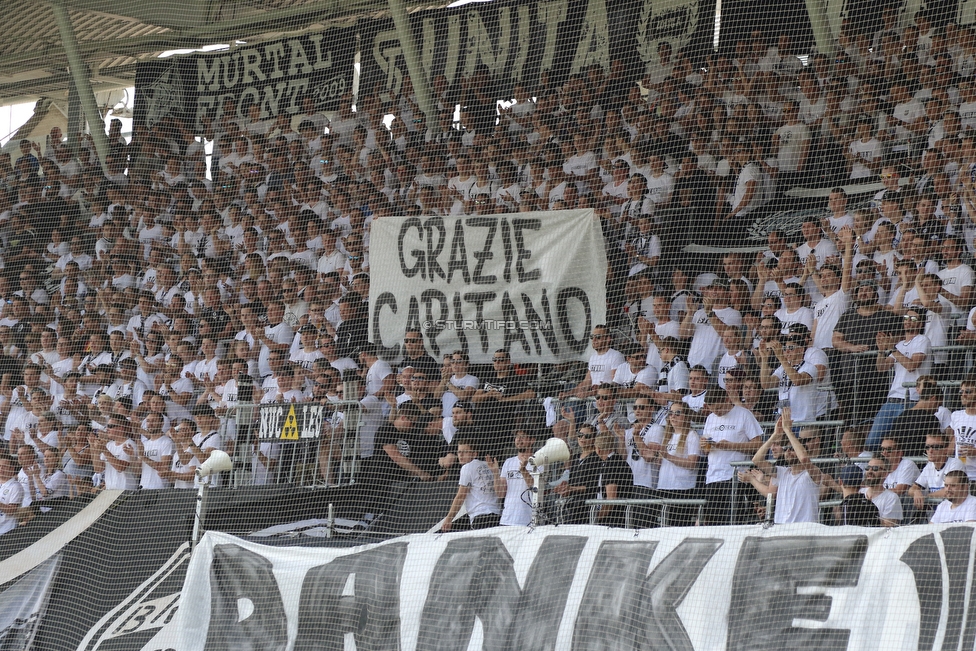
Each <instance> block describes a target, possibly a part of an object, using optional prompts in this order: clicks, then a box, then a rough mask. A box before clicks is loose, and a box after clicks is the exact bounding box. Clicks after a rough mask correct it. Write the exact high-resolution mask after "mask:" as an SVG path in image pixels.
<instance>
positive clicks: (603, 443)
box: [596, 432, 634, 527]
mask: <svg viewBox="0 0 976 651" xmlns="http://www.w3.org/2000/svg"><path fill="white" fill-rule="evenodd" d="M617 444H618V442H617V437H616V436H614V435H613V434H611V433H610V432H606V433H603V434H600V435H598V436H597V437H596V453H597V455H599V457H600V460H601V461H602V462H603V463H602V465H601V467H600V482H599V486H600V493H599V497H600V498H602V499H605V500H627V499H630V498H631V497H632V494H633V490H634V475H633V473H632V472H631V470H630V466H628V465H627V462H626V461H624V460H623V459H622V458H621V457H620V455H619V454H617ZM596 520H597V522H599V523H601V524H605V525H607V526H610V527H622V526H624V509H623V508H622V507H619V506H610V505H607V504H604V505H603V506H601V507H600V508H599V509H598V510H597V515H596Z"/></svg>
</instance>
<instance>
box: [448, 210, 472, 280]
mask: <svg viewBox="0 0 976 651" xmlns="http://www.w3.org/2000/svg"><path fill="white" fill-rule="evenodd" d="M455 271H460V272H461V278H462V279H463V280H464V284H465V285H470V284H471V272H470V271H468V249H467V247H466V246H465V245H464V223H463V222H462V221H461V220H460V219H459V220H457V221H456V222H454V237H452V238H451V258H450V259H449V260H448V261H447V282H449V283H450V282H451V279H452V278H453V277H454V272H455Z"/></svg>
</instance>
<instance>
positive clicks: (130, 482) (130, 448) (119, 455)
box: [101, 439, 139, 490]
mask: <svg viewBox="0 0 976 651" xmlns="http://www.w3.org/2000/svg"><path fill="white" fill-rule="evenodd" d="M105 450H106V451H107V452H109V453H110V454H111V455H112V456H114V457H115V458H116V459H118V460H119V461H128V462H129V467H128V468H126V469H125V470H124V471H121V472H120V471H119V470H117V469H116V468H115V466H113V465H112V464H111V463H109V462H108V461H107V460H106V458H105V453H104V452H103V453H102V455H101V458H102V461H104V462H105V488H106V489H107V490H135V489H137V488H139V479H138V478H137V476H136V468H135V465H134V462H135V461H137V459H136V457H135V454H134V453H135V450H136V444H135V443H134V442H133V441H132V440H131V439H126V440H125V441H123V442H122V443H116V442H115V441H108V442H106V443H105Z"/></svg>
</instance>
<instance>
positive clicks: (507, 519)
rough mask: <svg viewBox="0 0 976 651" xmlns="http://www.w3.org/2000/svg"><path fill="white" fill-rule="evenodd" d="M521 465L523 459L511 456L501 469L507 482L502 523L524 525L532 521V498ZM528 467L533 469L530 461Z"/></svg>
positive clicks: (516, 525)
mask: <svg viewBox="0 0 976 651" xmlns="http://www.w3.org/2000/svg"><path fill="white" fill-rule="evenodd" d="M521 466H522V461H521V460H520V459H519V458H518V457H509V458H508V459H506V460H505V463H504V464H502V467H501V470H500V472H501V475H502V479H504V480H505V482H506V484H507V487H506V489H505V505H504V507H503V508H502V519H501V524H503V525H506V526H513V527H524V526H527V525H529V524H530V523H531V522H532V499H531V496H530V495H529V486H528V485H527V484H526V483H525V478H524V477H522V473H521V472H519V468H521ZM527 468H528V469H529V470H530V471H531V470H533V469H534V466H533V465H532V464H531V463H530V464H528V465H527Z"/></svg>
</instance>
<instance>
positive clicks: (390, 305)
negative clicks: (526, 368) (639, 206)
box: [369, 210, 607, 363]
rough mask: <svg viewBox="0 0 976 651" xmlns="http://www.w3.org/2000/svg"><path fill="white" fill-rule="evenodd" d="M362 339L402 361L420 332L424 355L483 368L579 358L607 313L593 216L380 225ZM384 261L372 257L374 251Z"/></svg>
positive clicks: (599, 235) (572, 213)
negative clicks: (499, 355)
mask: <svg viewBox="0 0 976 651" xmlns="http://www.w3.org/2000/svg"><path fill="white" fill-rule="evenodd" d="M370 240H371V244H370V246H371V250H372V251H374V254H373V257H372V259H371V260H370V283H371V286H370V300H369V333H370V340H371V341H372V342H373V343H375V344H377V345H378V346H379V347H380V351H381V352H380V356H381V357H384V358H389V359H393V358H396V357H398V356H399V354H400V342H402V341H403V336H404V333H405V332H406V331H407V330H410V329H419V330H421V331H422V332H423V333H424V338H425V342H426V345H427V350H428V351H429V352H430V353H431V354H432V355H433V356H434V357H435V359H439V358H440V356H441V354H443V353H445V352H446V353H450V352H453V351H456V350H464V351H467V352H468V354H469V355H470V358H471V361H472V362H474V363H490V362H491V356H492V353H493V352H494V351H495V350H498V349H504V350H507V351H509V352H510V353H511V356H512V359H513V360H514V361H516V362H541V363H554V362H560V361H567V360H577V359H585V356H586V353H587V351H588V349H589V334H590V329H591V328H592V327H593V326H594V325H597V324H601V323H603V322H604V318H605V315H606V270H607V258H606V250H605V248H604V243H603V232H602V228H601V226H600V221H599V218H597V217H596V216H595V215H594V213H593V211H592V210H561V211H554V212H534V213H516V214H510V215H481V216H464V215H462V216H458V217H403V218H400V217H387V218H383V219H377V220H376V221H374V222H373V224H372V227H371V231H370ZM380 251H382V252H383V254H382V255H380V254H379V252H380Z"/></svg>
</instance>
